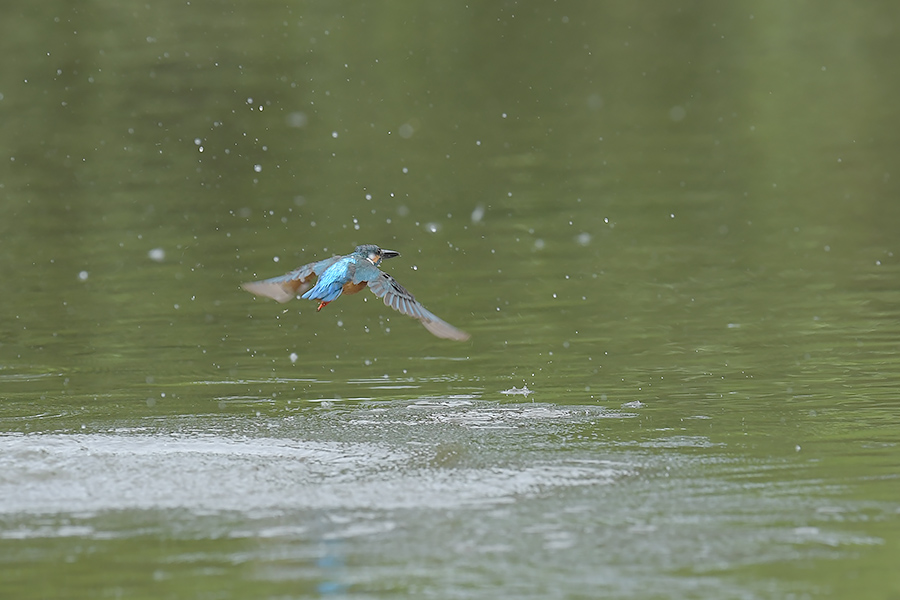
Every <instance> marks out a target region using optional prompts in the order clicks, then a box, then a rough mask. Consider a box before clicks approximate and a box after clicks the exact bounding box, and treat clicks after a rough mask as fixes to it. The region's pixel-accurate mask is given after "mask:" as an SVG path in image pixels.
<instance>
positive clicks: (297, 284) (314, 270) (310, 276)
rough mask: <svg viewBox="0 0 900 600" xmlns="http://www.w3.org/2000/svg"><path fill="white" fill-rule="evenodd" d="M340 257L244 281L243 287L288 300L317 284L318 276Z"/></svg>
mask: <svg viewBox="0 0 900 600" xmlns="http://www.w3.org/2000/svg"><path fill="white" fill-rule="evenodd" d="M340 258H341V257H340V256H332V257H331V258H326V259H325V260H320V261H319V262H314V263H309V264H308V265H303V266H302V267H298V268H296V269H294V270H293V271H291V272H290V273H288V274H286V275H282V276H280V277H273V278H272V279H263V280H262V281H251V282H249V283H242V284H241V287H242V288H244V289H245V290H247V291H248V292H250V293H251V294H256V295H257V296H265V297H266V298H272V299H273V300H277V301H278V302H287V301H288V300H292V299H293V298H294V297H295V296H298V295H299V294H302V293H303V292H305V291H306V290H308V289H309V288H311V287H312V286H313V285H315V283H316V277H317V276H318V275H321V274H322V271H324V270H325V269H327V268H328V267H330V266H331V265H333V264H334V263H336V262H337V261H338V260H340Z"/></svg>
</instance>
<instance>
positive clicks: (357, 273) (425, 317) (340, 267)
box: [242, 244, 469, 341]
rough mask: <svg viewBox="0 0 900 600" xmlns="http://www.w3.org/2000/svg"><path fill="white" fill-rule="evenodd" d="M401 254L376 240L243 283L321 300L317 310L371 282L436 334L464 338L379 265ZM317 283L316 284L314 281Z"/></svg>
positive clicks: (275, 295) (281, 296)
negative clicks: (380, 244) (374, 242)
mask: <svg viewBox="0 0 900 600" xmlns="http://www.w3.org/2000/svg"><path fill="white" fill-rule="evenodd" d="M395 256H400V253H399V252H394V251H393V250H382V249H381V248H379V247H378V246H376V245H374V244H366V245H363V246H357V247H356V250H355V251H354V252H352V253H351V254H348V255H346V256H333V257H331V258H326V259H325V260H320V261H319V262H314V263H309V264H308V265H303V266H302V267H299V268H297V269H294V270H293V271H291V272H290V273H288V274H286V275H282V276H280V277H273V278H271V279H265V280H263V281H253V282H250V283H245V284H243V286H242V287H243V288H244V289H245V290H247V291H248V292H252V293H254V294H256V295H258V296H265V297H267V298H272V299H274V300H277V301H278V302H287V301H288V300H291V299H292V298H294V297H295V296H296V295H297V294H302V295H301V298H305V299H307V300H318V301H319V306H318V308H317V309H316V310H317V311H319V310H322V309H323V308H324V307H325V305H326V304H328V303H329V302H333V301H334V300H336V299H337V298H338V297H339V296H340V295H341V294H342V293H347V294H355V293H356V292H358V291H360V290H361V289H363V288H364V287H366V286H368V287H369V289H371V290H372V293H374V294H375V295H376V296H377V297H379V298H383V299H384V303H385V304H386V305H387V306H390V307H391V308H393V309H394V310H396V311H399V312H401V313H403V314H404V315H409V316H411V317H413V318H415V319H418V320H419V321H420V322H421V323H422V325H424V326H425V328H426V329H427V330H428V331H430V332H431V333H433V334H434V335H436V336H438V337H442V338H446V339H450V340H458V341H463V340H467V339H469V334H468V333H466V332H465V331H461V330H459V329H457V328H456V327H454V326H453V325H450V324H449V323H447V322H446V321H442V320H441V319H439V318H438V317H437V316H435V315H434V314H433V313H432V312H430V311H429V310H428V309H427V308H425V307H424V306H422V305H421V304H419V302H417V301H416V299H415V297H414V296H413V295H412V294H410V293H409V292H408V291H406V289H405V288H404V287H403V286H402V285H400V284H399V283H397V281H396V280H395V279H394V278H393V277H391V276H390V275H388V274H387V273H385V272H383V271H382V270H381V269H379V268H378V267H379V266H380V265H381V261H382V260H384V259H385V258H394V257H395ZM314 284H315V285H314Z"/></svg>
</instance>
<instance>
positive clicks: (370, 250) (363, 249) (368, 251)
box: [356, 244, 400, 267]
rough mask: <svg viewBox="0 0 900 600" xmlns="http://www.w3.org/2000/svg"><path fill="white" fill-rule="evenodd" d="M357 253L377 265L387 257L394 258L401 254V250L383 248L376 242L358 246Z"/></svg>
mask: <svg viewBox="0 0 900 600" xmlns="http://www.w3.org/2000/svg"><path fill="white" fill-rule="evenodd" d="M356 254H357V255H359V256H361V257H363V258H365V259H366V260H368V261H369V262H370V263H372V264H373V265H375V266H376V267H377V266H378V265H380V264H381V261H382V260H384V259H385V258H394V257H395V256H400V253H399V252H394V251H393V250H382V249H381V248H379V247H378V246H376V245H375V244H364V245H362V246H357V247H356Z"/></svg>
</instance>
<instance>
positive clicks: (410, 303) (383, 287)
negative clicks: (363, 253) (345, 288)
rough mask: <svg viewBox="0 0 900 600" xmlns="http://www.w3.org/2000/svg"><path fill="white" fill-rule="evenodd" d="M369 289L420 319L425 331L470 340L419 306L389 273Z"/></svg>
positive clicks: (386, 301)
mask: <svg viewBox="0 0 900 600" xmlns="http://www.w3.org/2000/svg"><path fill="white" fill-rule="evenodd" d="M369 289H370V290H372V293H373V294H375V295H376V296H378V297H379V298H384V303H385V304H386V305H387V306H390V307H391V308H393V309H394V310H396V311H398V312H400V313H403V314H404V315H409V316H410V317H412V318H414V319H418V320H419V321H421V322H422V325H424V326H425V329H427V330H428V331H430V332H431V333H433V334H434V335H436V336H438V337H439V338H444V339H448V340H457V341H460V342H462V341H465V340H467V339H469V334H468V333H466V332H465V331H462V330H460V329H457V328H456V327H454V326H453V325H451V324H450V323H447V322H446V321H442V320H441V319H439V318H438V317H436V316H435V315H434V313H432V312H431V311H429V310H428V309H427V308H425V307H424V306H422V305H421V304H419V303H418V302H417V301H416V299H415V297H413V295H412V294H410V293H409V292H408V291H406V288H404V287H403V286H402V285H400V284H399V283H397V280H396V279H394V278H393V277H391V276H390V275H388V274H387V273H385V272H383V271H382V272H380V273H379V274H378V276H377V277H375V278H374V279H372V280H370V281H369Z"/></svg>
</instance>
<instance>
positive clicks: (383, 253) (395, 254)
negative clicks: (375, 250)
mask: <svg viewBox="0 0 900 600" xmlns="http://www.w3.org/2000/svg"><path fill="white" fill-rule="evenodd" d="M398 256H400V253H399V252H395V251H394V250H382V251H381V258H396V257H398Z"/></svg>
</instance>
